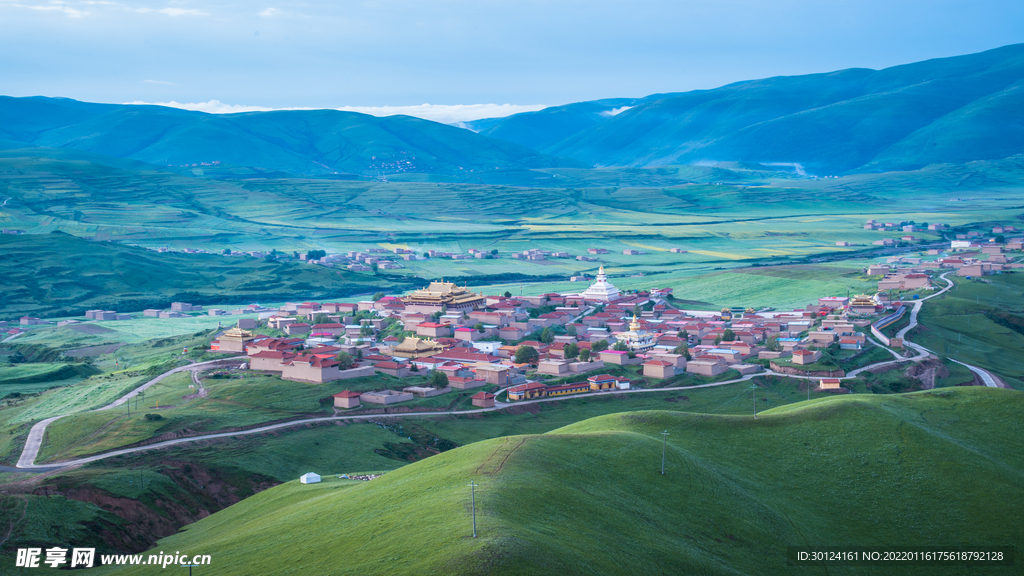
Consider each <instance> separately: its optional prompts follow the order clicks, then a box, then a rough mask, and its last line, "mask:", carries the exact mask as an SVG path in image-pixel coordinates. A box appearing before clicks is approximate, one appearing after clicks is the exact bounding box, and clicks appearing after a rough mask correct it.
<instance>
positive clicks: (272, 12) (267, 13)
mask: <svg viewBox="0 0 1024 576" xmlns="http://www.w3.org/2000/svg"><path fill="white" fill-rule="evenodd" d="M280 13H281V11H280V10H278V9H277V8H264V9H263V11H262V12H258V13H257V14H256V15H257V16H264V17H270V16H275V15H277V14H280Z"/></svg>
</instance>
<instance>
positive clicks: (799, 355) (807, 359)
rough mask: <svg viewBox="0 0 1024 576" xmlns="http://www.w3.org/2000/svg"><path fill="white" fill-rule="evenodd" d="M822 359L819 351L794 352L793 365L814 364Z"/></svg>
mask: <svg viewBox="0 0 1024 576" xmlns="http://www.w3.org/2000/svg"><path fill="white" fill-rule="evenodd" d="M820 358H821V352H819V351H817V350H794V351H793V364H814V363H815V362H817V361H818V359H820Z"/></svg>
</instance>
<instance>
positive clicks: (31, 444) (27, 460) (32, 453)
mask: <svg viewBox="0 0 1024 576" xmlns="http://www.w3.org/2000/svg"><path fill="white" fill-rule="evenodd" d="M946 274H949V272H946V273H945V274H942V275H941V276H940V278H941V279H942V280H945V281H946V283H947V286H946V287H945V288H943V289H942V290H940V291H938V292H936V293H935V294H932V295H930V296H926V297H924V298H921V299H920V300H915V301H914V306H913V308H912V309H911V312H910V322H909V323H908V324H907V326H906V327H905V328H903V329H902V330H900V331H899V333H898V334H897V337H899V338H904V337H905V335H906V334H907V333H908V332H910V330H912V329H914V328H915V327H916V326H917V314H918V312H919V311H920V310H921V306H922V304H923V303H924V301H926V300H930V299H931V298H935V297H936V296H939V295H940V294H943V293H944V292H946V291H947V290H949V289H950V288H952V287H953V282H952V281H951V280H949V279H948V278H946ZM872 342H873V343H874V344H876V345H878V343H877V342H874V340H872ZM904 344H905V345H907V346H908V347H910V348H911V349H913V350H914V351H916V352H917V354H916V355H915V356H912V357H909V358H904V357H901V356H899V355H897V354H896V353H895V352H893V351H892V350H889V351H890V352H891V353H892V354H893V356H895V358H894V359H893V360H887V361H885V362H878V363H876V364H871V365H869V366H864V367H862V368H858V369H856V370H852V371H851V372H850V373H849V374H847V375H846V376H843V377H839V379H840V380H847V379H852V378H856V377H857V376H858V375H859V374H861V373H862V372H864V371H866V370H872V369H875V368H880V367H882V366H888V365H890V364H898V363H903V362H921V361H922V360H924V359H925V358H927V357H928V356H929V355H930V354H932V353H933V352H931V351H930V350H928V349H927V348H925V347H923V346H920V345H918V344H914V343H911V342H907V341H906V340H904ZM244 358H245V357H244V356H238V357H233V358H226V359H219V360H213V361H210V362H203V363H200V364H192V365H190V366H182V367H180V368H175V369H173V370H170V371H168V372H165V373H164V374H161V375H160V376H157V377H156V378H154V379H153V380H150V381H149V382H147V383H146V384H143V385H142V386H140V387H138V388H136V389H135V390H132V391H131V392H129V393H128V394H125V395H124V396H122V397H121V398H119V399H117V400H116V401H114V402H112V403H110V404H108V405H107V406H104V407H103V408H99V409H98V410H108V409H110V408H114V407H116V406H120V405H122V404H124V403H125V402H126V401H127V400H128V399H129V398H132V397H134V396H135V395H136V394H138V393H139V392H141V391H142V390H145V389H146V388H148V387H150V386H152V385H154V384H156V383H158V382H159V381H160V380H162V379H163V378H165V377H167V376H169V375H171V374H174V373H176V372H181V371H184V370H197V369H200V368H201V367H203V366H207V365H211V364H217V363H224V362H232V361H234V362H237V361H238V360H241V359H244ZM954 362H957V363H958V364H963V365H964V366H967V368H969V369H970V370H971V371H972V372H974V373H975V374H977V375H978V376H979V377H981V379H982V381H983V382H985V385H986V386H989V387H993V388H994V387H997V385H996V383H995V380H994V379H993V378H992V375H991V374H989V373H988V372H987V371H985V370H983V369H981V368H978V367H976V366H971V365H968V364H964V363H963V362H959V361H956V360H954ZM766 375H768V376H782V377H785V378H797V379H803V380H817V379H819V377H816V376H797V375H793V374H779V373H776V372H773V371H772V370H763V371H761V372H758V373H756V374H748V375H746V376H743V377H742V378H736V379H733V380H725V381H722V382H712V383H710V384H699V385H696V386H673V387H668V388H637V389H632V390H614V391H602V392H591V393H588V394H574V395H573V396H572V397H573V398H578V397H581V396H583V397H585V396H600V395H609V394H637V393H644V392H670V391H676V390H693V389H694V388H710V387H713V386H725V385H728V384H735V383H737V382H745V381H747V380H750V379H751V378H756V377H758V376H766ZM503 390H504V389H503ZM500 392H501V391H499V393H500ZM559 400H565V397H558V398H541V399H537V400H525V401H520V402H514V403H506V402H495V405H494V407H493V408H480V409H477V410H459V411H445V412H404V413H396V414H366V415H360V416H323V417H318V418H305V419H302V420H291V421H288V422H281V423H278V424H270V425H267V426H261V427H259V428H250V429H248V430H240V431H237V432H222V433H217V434H204V435H202V436H190V437H188V438H178V439H175V440H167V441H165V442H158V443H156V444H148V445H146V446H136V447H134V448H124V449H121V450H113V451H111V452H104V453H102V454H96V455H94V456H89V457H87V458H79V459H76V460H68V461H64V462H60V463H59V464H51V465H41V466H36V465H35V459H36V456H37V455H38V453H39V447H40V445H41V444H42V439H43V435H44V433H45V431H46V427H47V426H48V425H49V424H50V422H53V421H54V420H57V419H59V418H62V416H55V417H53V418H47V419H46V420H43V421H41V422H39V423H38V424H36V425H35V426H33V427H32V430H31V431H30V432H29V437H28V440H26V442H25V449H24V450H23V451H22V453H21V458H19V459H18V464H17V467H18V468H20V469H22V470H37V471H44V470H52V469H54V468H62V467H67V466H77V465H80V464H86V463H88V462H95V461H97V460H103V459H105V458H110V457H113V456H120V455H123V454H132V453H134V452H141V451H143V450H153V449H157V448H165V447H167V446H174V445H176V444H184V443H186V442H198V441H201V440H212V439H216V438H229V437H234V436H246V435H250V434H261V433H263V432H268V431H271V430H277V429H280V428H288V427H291V426H296V425H299V424H310V423H315V422H330V421H338V420H372V419H377V418H392V417H401V418H410V417H412V418H415V417H431V416H433V417H436V416H445V415H459V414H480V413H482V412H492V411H495V410H503V409H505V408H508V407H509V406H519V405H523V404H537V403H541V402H556V401H559Z"/></svg>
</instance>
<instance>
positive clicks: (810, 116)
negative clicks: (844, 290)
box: [483, 44, 1024, 175]
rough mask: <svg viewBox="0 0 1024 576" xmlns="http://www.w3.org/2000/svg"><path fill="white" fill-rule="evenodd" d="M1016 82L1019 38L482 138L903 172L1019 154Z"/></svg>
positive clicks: (1022, 97)
mask: <svg viewBox="0 0 1024 576" xmlns="http://www.w3.org/2000/svg"><path fill="white" fill-rule="evenodd" d="M1022 79H1024V44H1017V45H1011V46H1006V47H1003V48H998V49H995V50H989V51H986V52H982V53H978V54H969V55H965V56H957V57H953V58H941V59H935V60H927V61H924V62H917V63H913V64H907V65H903V66H894V67H892V68H886V69H884V70H868V69H849V70H840V71H836V72H830V73H824V74H811V75H804V76H786V77H775V78H766V79H762V80H752V81H746V82H738V83H735V84H730V85H728V86H723V87H721V88H716V89H713V90H698V91H693V92H686V93H682V94H669V95H662V96H650V97H648V98H646V99H643V101H640V102H638V103H637V104H636V105H635V106H634V107H633V108H631V109H629V110H626V111H624V112H622V113H621V114H618V115H616V116H614V117H612V118H609V119H606V120H604V121H598V118H600V116H599V114H600V109H601V107H602V106H601V104H600V103H599V102H594V103H581V104H574V105H571V106H570V107H560V108H556V109H547V110H541V111H539V112H533V113H529V114H519V115H515V116H511V117H509V118H506V119H505V120H503V121H501V122H499V123H496V124H494V125H493V126H490V127H488V128H487V129H486V130H484V131H483V133H484V134H488V135H491V136H495V137H500V138H506V139H509V140H510V141H512V142H518V143H521V144H524V145H527V146H534V147H535V148H536V149H537V150H540V151H542V152H545V153H547V154H553V155H557V156H568V157H572V158H577V159H579V160H582V161H584V162H587V163H589V164H597V165H603V166H651V165H665V164H692V163H698V162H707V161H727V160H728V161H751V162H789V163H800V164H802V165H803V166H804V167H806V169H807V171H808V172H810V173H813V174H818V175H828V174H837V173H844V172H846V173H848V172H853V171H885V170H906V169H914V168H920V167H922V166H926V165H929V164H935V163H962V162H967V161H971V160H986V159H997V158H1005V157H1007V156H1011V155H1014V154H1019V153H1021V152H1022V151H1024V112H1022V110H1024V80H1022ZM584 104H586V105H584ZM566 109H569V110H574V111H576V112H577V113H576V114H575V115H573V116H572V118H573V119H574V121H572V122H569V121H567V120H565V118H566V117H567V110H566ZM590 109H594V110H595V111H596V112H593V111H589V110H590ZM588 112H589V114H588ZM542 118H543V119H545V120H546V121H545V122H538V120H539V119H542ZM602 120H603V119H602ZM574 129H575V130H577V132H575V133H574V134H571V135H567V136H566V133H567V132H569V131H571V130H574ZM559 137H561V139H559Z"/></svg>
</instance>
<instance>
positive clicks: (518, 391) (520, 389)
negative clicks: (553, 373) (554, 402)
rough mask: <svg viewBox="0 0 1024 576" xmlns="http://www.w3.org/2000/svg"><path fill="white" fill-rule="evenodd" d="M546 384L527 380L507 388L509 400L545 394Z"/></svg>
mask: <svg viewBox="0 0 1024 576" xmlns="http://www.w3.org/2000/svg"><path fill="white" fill-rule="evenodd" d="M546 388H547V386H545V385H543V384H541V383H540V382H527V383H526V384H520V385H518V386H513V387H511V388H509V389H508V399H509V400H523V399H529V398H540V397H542V396H545V395H546V394H545V389H546Z"/></svg>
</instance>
